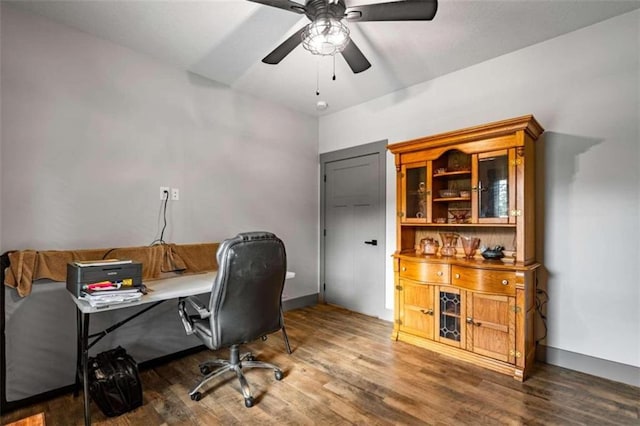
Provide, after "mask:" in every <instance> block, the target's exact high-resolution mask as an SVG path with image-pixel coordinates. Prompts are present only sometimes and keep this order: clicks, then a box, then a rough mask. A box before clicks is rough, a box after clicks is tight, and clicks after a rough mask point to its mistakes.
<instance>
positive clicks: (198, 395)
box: [191, 392, 202, 401]
mask: <svg viewBox="0 0 640 426" xmlns="http://www.w3.org/2000/svg"><path fill="white" fill-rule="evenodd" d="M200 399H202V394H201V393H200V392H196V393H194V394H193V395H191V400H192V401H200Z"/></svg>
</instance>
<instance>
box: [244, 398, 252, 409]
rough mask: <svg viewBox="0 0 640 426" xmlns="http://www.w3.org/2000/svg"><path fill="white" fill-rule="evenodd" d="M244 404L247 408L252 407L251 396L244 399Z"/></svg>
mask: <svg viewBox="0 0 640 426" xmlns="http://www.w3.org/2000/svg"><path fill="white" fill-rule="evenodd" d="M244 406H245V407H247V408H251V407H253V397H250V398H245V399H244Z"/></svg>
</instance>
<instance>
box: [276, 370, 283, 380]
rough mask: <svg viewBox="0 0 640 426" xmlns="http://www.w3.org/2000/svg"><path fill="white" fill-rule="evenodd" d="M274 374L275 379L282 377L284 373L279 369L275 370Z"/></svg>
mask: <svg viewBox="0 0 640 426" xmlns="http://www.w3.org/2000/svg"><path fill="white" fill-rule="evenodd" d="M274 375H275V376H276V380H282V378H283V377H284V374H283V373H282V371H280V370H276V371H275V373H274Z"/></svg>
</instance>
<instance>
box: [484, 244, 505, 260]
mask: <svg viewBox="0 0 640 426" xmlns="http://www.w3.org/2000/svg"><path fill="white" fill-rule="evenodd" d="M502 250H504V247H502V246H500V245H498V246H495V247H493V248H486V249H484V250H483V251H482V257H484V258H485V259H487V260H499V259H502V258H503V257H504V253H502Z"/></svg>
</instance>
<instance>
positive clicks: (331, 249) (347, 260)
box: [324, 153, 385, 317]
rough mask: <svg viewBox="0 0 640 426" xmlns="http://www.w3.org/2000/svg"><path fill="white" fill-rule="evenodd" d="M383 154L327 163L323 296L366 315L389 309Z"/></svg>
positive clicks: (327, 300) (376, 314)
mask: <svg viewBox="0 0 640 426" xmlns="http://www.w3.org/2000/svg"><path fill="white" fill-rule="evenodd" d="M379 157H380V154H377V153H376V154H370V155H364V156H360V157H355V158H349V159H345V160H338V161H332V162H328V163H327V164H326V166H325V179H326V183H325V197H324V200H325V206H324V207H325V212H324V214H325V232H326V235H325V237H324V238H325V244H324V247H325V257H324V258H325V263H324V297H325V301H326V302H327V303H331V304H335V305H339V306H343V307H345V308H347V309H350V310H353V311H356V312H361V313H364V314H367V315H372V316H377V317H383V315H384V314H383V312H384V275H385V274H384V247H383V245H382V244H380V242H381V241H383V240H384V236H383V235H381V234H382V233H384V204H383V203H381V200H380V199H379V198H380V183H379V172H380V170H379V169H380V161H379V160H380V159H379Z"/></svg>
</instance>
